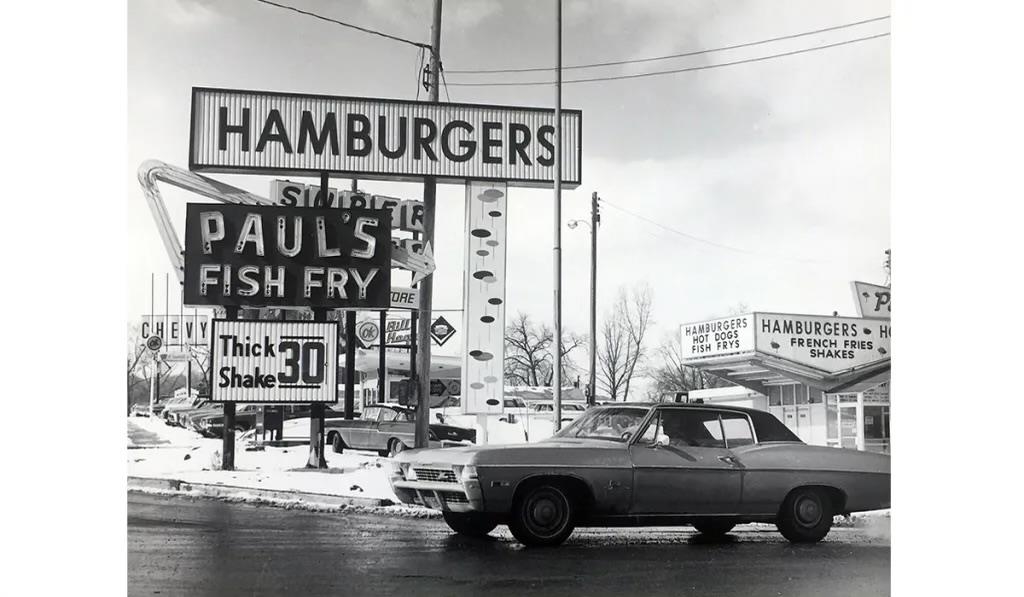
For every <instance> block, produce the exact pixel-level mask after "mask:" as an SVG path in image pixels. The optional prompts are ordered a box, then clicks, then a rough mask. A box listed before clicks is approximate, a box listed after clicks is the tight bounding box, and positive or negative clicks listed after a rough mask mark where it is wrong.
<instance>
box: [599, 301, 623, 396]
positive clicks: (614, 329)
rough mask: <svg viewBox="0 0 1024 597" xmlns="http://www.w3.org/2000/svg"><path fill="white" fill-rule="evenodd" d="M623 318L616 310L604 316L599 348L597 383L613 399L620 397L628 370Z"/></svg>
mask: <svg viewBox="0 0 1024 597" xmlns="http://www.w3.org/2000/svg"><path fill="white" fill-rule="evenodd" d="M622 319H623V318H622V316H621V315H620V314H619V313H618V312H616V311H613V312H612V314H611V315H610V316H607V317H605V318H604V320H603V321H602V322H601V338H600V340H599V342H600V345H599V346H598V349H597V383H598V385H599V386H601V390H603V391H604V392H605V393H606V394H608V397H610V398H611V399H612V400H618V399H619V392H621V391H622V389H623V388H624V387H625V385H626V371H627V370H628V365H627V362H628V360H629V357H628V352H629V342H628V335H627V333H626V326H625V325H624V324H623V321H622Z"/></svg>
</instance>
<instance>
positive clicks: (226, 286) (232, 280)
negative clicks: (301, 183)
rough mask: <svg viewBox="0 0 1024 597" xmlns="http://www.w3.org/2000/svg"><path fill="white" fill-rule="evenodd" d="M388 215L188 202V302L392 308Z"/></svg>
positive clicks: (389, 218)
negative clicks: (390, 305) (389, 306)
mask: <svg viewBox="0 0 1024 597" xmlns="http://www.w3.org/2000/svg"><path fill="white" fill-rule="evenodd" d="M390 290H391V212H390V211H388V210H369V209H340V210H339V209H294V208H288V207H266V206H251V205H218V204H205V203H190V204H189V205H188V211H187V214H186V220H185V303H186V304H188V305H228V306H244V307H262V306H271V307H320V308H328V309H341V308H359V309H387V308H388V305H389V304H390V301H391V298H390Z"/></svg>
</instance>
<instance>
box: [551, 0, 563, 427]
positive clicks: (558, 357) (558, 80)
mask: <svg viewBox="0 0 1024 597" xmlns="http://www.w3.org/2000/svg"><path fill="white" fill-rule="evenodd" d="M556 4H557V6H558V10H557V12H558V15H557V18H556V23H557V29H558V32H557V34H556V35H555V37H556V40H557V42H556V43H555V65H556V66H555V341H554V342H553V344H552V345H553V346H554V348H553V350H554V351H555V354H554V357H555V358H554V368H555V370H554V375H553V376H552V386H554V388H553V389H554V399H555V431H558V430H559V429H561V428H562V0H557V2H556Z"/></svg>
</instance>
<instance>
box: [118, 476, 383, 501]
mask: <svg viewBox="0 0 1024 597" xmlns="http://www.w3.org/2000/svg"><path fill="white" fill-rule="evenodd" d="M154 489H155V490H161V491H175V492H183V493H194V494H199V495H203V496H207V497H213V498H222V499H239V498H248V499H252V500H261V501H266V502H308V503H313V504H317V505H320V506H328V507H339V506H356V507H363V508H379V507H383V506H390V505H392V502H391V500H387V499H382V498H363V497H347V496H340V495H330V494H326V493H307V492H301V491H283V490H277V489H255V488H249V487H237V486H234V485H215V484H210V483H188V482H186V481H180V480H178V479H160V478H153V477H128V491H138V490H154Z"/></svg>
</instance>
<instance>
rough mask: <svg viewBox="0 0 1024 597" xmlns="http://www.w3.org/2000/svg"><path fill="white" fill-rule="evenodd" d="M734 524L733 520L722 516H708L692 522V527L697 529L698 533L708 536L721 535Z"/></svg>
mask: <svg viewBox="0 0 1024 597" xmlns="http://www.w3.org/2000/svg"><path fill="white" fill-rule="evenodd" d="M734 526H736V523H735V522H733V521H731V520H727V519H724V518H709V519H707V520H700V521H697V522H695V523H693V528H695V529H697V531H699V532H700V534H702V535H707V536H709V537H721V536H722V535H724V534H726V533H728V532H729V531H731V530H732V528H733V527H734Z"/></svg>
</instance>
